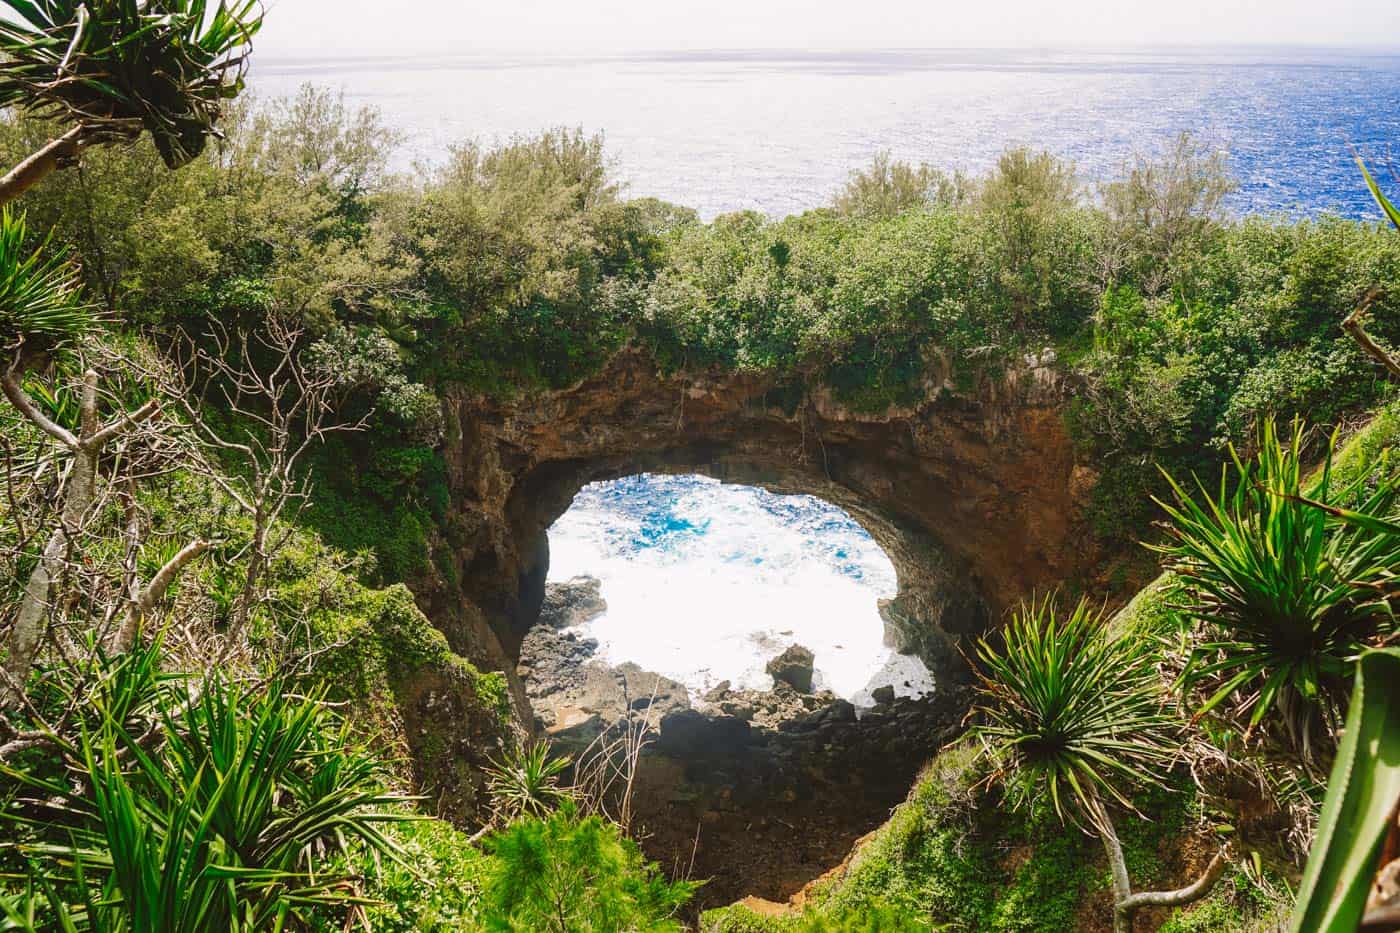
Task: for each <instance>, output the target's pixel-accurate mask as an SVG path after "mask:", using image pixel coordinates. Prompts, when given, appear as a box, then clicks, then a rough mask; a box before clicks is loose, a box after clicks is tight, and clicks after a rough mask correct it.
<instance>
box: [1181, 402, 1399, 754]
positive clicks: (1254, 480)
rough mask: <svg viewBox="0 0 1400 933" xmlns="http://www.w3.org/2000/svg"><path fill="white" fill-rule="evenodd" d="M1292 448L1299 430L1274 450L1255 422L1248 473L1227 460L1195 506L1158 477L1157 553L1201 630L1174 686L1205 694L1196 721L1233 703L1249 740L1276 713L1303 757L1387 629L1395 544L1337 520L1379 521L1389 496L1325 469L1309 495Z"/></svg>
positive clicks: (1387, 486) (1266, 431)
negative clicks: (1161, 494) (1340, 481)
mask: <svg viewBox="0 0 1400 933" xmlns="http://www.w3.org/2000/svg"><path fill="white" fill-rule="evenodd" d="M1303 441H1304V430H1303V427H1302V425H1301V424H1299V423H1296V422H1295V424H1294V426H1293V430H1292V434H1291V436H1290V437H1289V438H1288V439H1287V440H1285V439H1284V438H1281V437H1280V436H1279V434H1278V431H1277V429H1276V428H1275V427H1274V425H1273V424H1272V422H1266V423H1265V424H1264V425H1263V426H1262V427H1261V429H1260V435H1259V453H1258V455H1257V457H1256V459H1255V461H1254V462H1246V461H1244V460H1243V459H1242V458H1241V457H1240V456H1239V455H1238V454H1237V453H1235V452H1234V451H1233V450H1232V459H1233V463H1232V464H1231V466H1230V467H1228V468H1227V469H1226V470H1225V471H1223V472H1222V475H1221V480H1220V485H1219V487H1218V489H1217V490H1216V491H1214V492H1211V491H1209V490H1207V489H1206V488H1205V487H1204V486H1202V485H1201V484H1199V483H1198V484H1197V487H1198V489H1197V492H1198V494H1197V495H1195V496H1192V495H1191V494H1190V493H1188V491H1187V490H1186V489H1185V488H1183V487H1182V486H1181V485H1180V484H1178V483H1177V482H1176V481H1175V480H1170V477H1169V478H1168V479H1169V480H1170V481H1171V484H1172V490H1173V493H1174V496H1173V499H1174V501H1173V502H1163V503H1161V505H1162V507H1163V509H1164V510H1165V511H1166V513H1167V516H1168V518H1169V519H1170V522H1169V524H1168V536H1169V537H1168V540H1167V542H1166V543H1165V544H1163V545H1162V546H1160V547H1159V548H1158V550H1159V551H1161V552H1162V553H1163V554H1165V555H1166V556H1167V558H1168V566H1169V567H1170V569H1172V570H1174V571H1175V572H1176V573H1177V574H1179V575H1180V576H1181V578H1182V580H1183V582H1184V584H1185V589H1184V592H1185V594H1186V599H1185V600H1183V601H1182V602H1181V603H1180V605H1178V607H1177V609H1178V611H1180V612H1181V614H1182V615H1183V616H1184V617H1185V618H1186V619H1187V620H1188V621H1191V622H1196V623H1200V624H1201V625H1202V626H1203V629H1204V639H1203V640H1202V641H1201V642H1199V643H1198V644H1197V645H1196V646H1195V647H1194V649H1193V651H1192V654H1191V658H1190V660H1189V662H1188V666H1187V669H1186V676H1185V678H1184V683H1185V684H1186V685H1187V686H1188V687H1189V688H1192V689H1196V688H1200V689H1203V690H1204V693H1205V699H1204V701H1203V702H1202V704H1201V707H1200V712H1202V713H1205V712H1209V711H1211V710H1215V709H1217V708H1218V707H1220V706H1221V705H1222V704H1224V703H1226V702H1227V701H1232V702H1233V703H1235V704H1236V705H1237V708H1238V709H1239V710H1240V711H1241V713H1243V714H1245V715H1247V719H1248V723H1249V724H1250V726H1252V727H1253V726H1258V725H1259V724H1260V723H1261V722H1263V721H1264V720H1265V717H1266V716H1268V715H1269V714H1270V713H1281V714H1283V715H1282V721H1283V723H1284V725H1285V726H1286V727H1287V728H1288V731H1289V735H1290V738H1291V739H1292V740H1293V741H1294V742H1295V743H1298V744H1300V745H1301V746H1302V748H1303V750H1305V751H1306V750H1307V749H1308V748H1309V747H1310V746H1311V743H1312V742H1313V741H1314V740H1315V739H1316V738H1318V736H1317V735H1316V733H1317V730H1318V728H1319V727H1321V726H1324V725H1332V724H1334V721H1335V719H1336V716H1337V712H1338V708H1339V706H1340V704H1341V702H1342V701H1343V699H1344V698H1345V694H1346V691H1347V689H1348V685H1349V682H1350V674H1351V669H1352V665H1353V663H1354V659H1355V657H1356V656H1357V655H1358V654H1359V653H1360V652H1361V651H1362V650H1363V649H1364V648H1365V647H1366V646H1367V645H1368V644H1371V643H1373V642H1376V641H1378V640H1379V639H1382V638H1383V637H1384V636H1385V635H1386V634H1387V633H1389V632H1392V631H1394V630H1395V628H1396V624H1395V618H1394V614H1393V609H1392V606H1391V597H1392V596H1393V595H1394V594H1395V593H1396V592H1397V587H1396V577H1395V573H1394V568H1396V567H1398V566H1400V538H1397V537H1396V536H1393V535H1380V534H1376V533H1375V531H1374V530H1373V529H1370V528H1368V527H1367V525H1366V521H1362V522H1355V521H1351V520H1349V519H1348V518H1347V517H1348V516H1360V517H1361V518H1362V519H1363V520H1367V521H1369V520H1370V519H1374V520H1375V521H1383V520H1384V519H1385V518H1387V517H1389V516H1391V515H1392V514H1393V512H1394V509H1395V507H1396V503H1397V495H1400V488H1397V486H1396V484H1395V483H1394V482H1392V481H1390V480H1388V479H1382V480H1381V481H1380V482H1379V483H1378V484H1377V485H1375V486H1374V488H1371V487H1368V486H1367V485H1366V481H1365V479H1364V478H1362V479H1359V480H1357V481H1356V482H1354V483H1351V484H1348V485H1346V486H1343V487H1340V488H1338V487H1337V486H1336V485H1335V484H1334V483H1333V481H1332V475H1331V463H1330V457H1329V459H1328V463H1327V465H1325V466H1324V468H1323V471H1322V475H1321V477H1320V479H1319V481H1318V482H1317V484H1316V486H1315V488H1313V489H1311V490H1309V489H1306V488H1305V482H1306V480H1305V474H1304V468H1303ZM1231 473H1233V474H1234V476H1233V481H1232V479H1231V476H1230V474H1231ZM1304 493H1307V495H1305V494H1304ZM1343 504H1345V506H1346V507H1345V508H1344V507H1343ZM1368 517H1369V518H1368ZM1372 524H1374V522H1372Z"/></svg>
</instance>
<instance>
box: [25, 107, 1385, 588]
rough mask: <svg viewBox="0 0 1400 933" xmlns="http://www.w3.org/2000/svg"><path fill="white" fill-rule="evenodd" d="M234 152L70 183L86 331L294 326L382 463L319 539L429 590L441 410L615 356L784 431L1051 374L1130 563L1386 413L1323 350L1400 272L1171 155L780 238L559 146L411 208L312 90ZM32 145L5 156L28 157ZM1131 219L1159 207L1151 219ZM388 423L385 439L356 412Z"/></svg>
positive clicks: (883, 197)
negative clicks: (706, 217) (1070, 401)
mask: <svg viewBox="0 0 1400 933" xmlns="http://www.w3.org/2000/svg"><path fill="white" fill-rule="evenodd" d="M222 126H223V130H224V134H225V136H226V139H225V140H224V141H221V142H219V143H217V144H216V145H214V146H211V147H210V149H209V151H208V152H206V153H205V154H204V155H203V156H202V157H200V158H198V159H196V160H194V161H193V162H192V163H191V164H190V165H188V166H187V167H185V168H184V169H182V170H181V171H180V172H178V173H166V174H161V173H158V172H156V171H155V169H156V168H158V167H159V166H160V164H161V163H160V160H159V157H158V153H156V152H155V151H154V150H153V148H152V147H151V146H150V145H148V144H145V143H138V144H137V145H136V146H134V147H129V148H123V149H120V150H106V149H104V150H96V151H90V152H89V153H87V155H86V157H85V159H84V165H83V168H82V169H81V170H80V171H79V173H78V174H77V175H76V176H75V179H74V180H75V183H74V184H71V185H67V186H46V187H42V188H38V189H34V190H33V191H31V192H30V193H29V194H28V195H27V196H26V198H25V206H26V208H27V210H28V211H29V216H30V220H31V223H32V224H34V225H37V226H40V227H44V228H46V227H52V228H54V229H55V236H56V238H57V240H58V242H59V243H62V244H65V245H68V246H71V248H72V250H73V251H74V254H75V255H76V256H77V257H78V258H80V259H81V265H82V268H83V270H84V275H85V277H86V280H87V283H88V285H89V290H90V293H91V294H92V295H93V296H94V297H95V298H97V299H99V300H100V304H101V306H102V308H103V309H104V310H105V311H106V312H107V313H109V314H114V315H118V316H120V318H121V319H123V320H125V321H128V322H133V323H138V324H139V325H140V326H141V327H142V328H144V329H147V330H148V331H149V332H151V333H153V334H157V335H162V334H168V333H170V332H171V331H172V330H174V329H175V328H180V329H182V330H184V331H186V332H188V333H190V334H191V335H193V336H195V337H196V338H200V337H202V336H203V335H204V333H205V331H207V329H208V321H209V320H210V319H211V318H218V319H221V320H224V321H226V322H230V326H233V324H237V323H247V324H255V323H256V322H258V321H260V320H262V319H263V318H264V317H266V316H268V315H276V316H278V317H279V318H281V319H284V320H289V321H295V322H300V324H301V325H302V326H304V327H305V328H306V336H305V340H306V342H307V343H308V344H311V345H314V346H315V347H316V353H317V354H318V355H319V358H320V359H322V360H324V361H325V363H326V365H327V366H328V368H331V369H333V371H335V372H337V373H339V374H341V377H342V386H341V389H342V390H343V392H344V393H345V394H346V395H347V398H346V401H345V410H346V411H347V412H348V413H353V414H355V415H358V414H362V413H364V412H366V411H370V412H371V413H370V415H369V421H368V423H367V424H366V436H365V437H364V438H362V439H361V438H357V439H354V440H351V439H347V438H336V439H332V440H331V442H330V443H329V445H328V446H327V447H325V448H324V449H323V450H321V451H320V452H319V453H318V456H320V457H322V458H323V459H324V461H325V462H327V463H335V464H337V465H338V466H344V467H346V468H343V469H334V470H324V471H322V476H321V484H320V487H319V489H318V495H317V497H316V500H315V501H314V503H313V504H312V506H311V508H310V510H309V513H308V517H309V518H311V519H312V520H313V521H315V523H316V524H317V526H318V527H319V529H320V530H321V531H322V532H323V533H324V534H325V535H327V537H328V539H329V541H330V543H332V544H334V545H336V546H338V547H341V548H342V549H344V550H346V551H349V552H356V551H359V550H361V549H365V548H369V549H373V550H374V551H375V552H376V555H377V557H378V560H377V561H376V565H375V567H376V572H377V574H378V575H379V576H378V579H380V580H385V581H393V580H399V579H406V578H413V577H417V576H420V575H422V574H423V573H424V572H426V571H427V570H429V568H430V567H431V566H432V561H433V547H434V544H435V542H436V541H437V540H438V539H437V535H438V531H439V530H440V529H441V527H442V526H443V524H444V523H443V509H444V506H445V501H446V483H445V470H444V467H443V464H442V460H441V456H440V454H439V452H438V446H439V443H440V441H441V438H442V431H443V430H444V426H443V424H442V422H441V418H440V412H439V406H438V400H439V399H441V398H442V397H443V396H444V395H445V394H446V393H448V392H449V391H481V392H487V393H493V394H500V395H511V394H518V393H522V392H531V391H537V390H541V389H546V388H550V387H560V386H566V385H569V384H571V383H573V382H575V381H577V380H578V379H580V378H582V377H584V376H586V375H588V374H590V373H593V372H596V371H598V369H599V368H600V367H601V366H602V365H604V363H605V361H606V360H607V359H608V358H609V357H610V355H611V354H613V353H614V352H615V351H617V350H618V349H619V348H620V347H622V346H624V345H628V344H631V345H635V346H639V347H643V348H645V349H646V350H648V351H649V352H650V353H651V354H652V355H653V356H654V357H655V358H656V360H657V361H658V364H659V365H661V366H663V367H666V368H669V369H689V370H700V369H705V368H709V367H720V368H726V369H740V370H745V371H751V372H754V373H758V374H762V375H764V376H765V377H767V378H769V379H771V380H772V381H773V383H774V386H775V391H778V392H780V393H781V394H782V395H783V397H784V398H791V399H792V400H793V402H794V403H796V402H797V401H799V400H800V399H801V398H803V397H804V395H805V393H807V392H808V391H809V390H811V389H813V388H815V387H817V386H828V387H830V388H831V389H832V390H833V391H834V392H835V393H836V395H837V396H838V397H839V398H840V399H842V400H844V402H845V403H846V404H848V405H851V406H853V407H855V408H859V409H863V410H882V409H884V408H886V407H887V406H889V405H891V404H915V403H920V402H923V401H926V400H927V397H928V395H929V389H928V386H929V385H933V386H947V387H950V388H953V389H955V390H959V391H966V390H969V389H972V388H974V387H975V386H976V385H977V383H978V381H979V380H981V379H984V378H992V377H995V376H996V375H997V374H998V373H999V372H1001V371H1004V370H1006V369H1008V368H1014V367H1017V366H1019V365H1021V361H1022V359H1023V358H1024V356H1025V355H1026V354H1027V353H1031V352H1034V353H1037V354H1039V353H1040V352H1041V351H1042V350H1043V349H1045V348H1046V347H1047V346H1048V347H1054V348H1056V349H1057V350H1058V352H1059V355H1060V359H1061V360H1062V363H1063V365H1065V366H1066V367H1067V368H1069V369H1072V370H1075V371H1077V372H1078V373H1079V374H1080V375H1081V376H1082V377H1083V379H1084V381H1085V387H1084V389H1083V390H1082V391H1081V392H1079V393H1077V394H1078V400H1077V402H1076V403H1075V406H1074V409H1073V411H1072V412H1071V414H1070V420H1071V426H1072V428H1073V430H1074V433H1075V436H1076V437H1077V438H1078V439H1079V441H1080V442H1081V443H1082V444H1083V446H1084V447H1085V449H1086V452H1087V455H1088V456H1089V457H1090V458H1092V459H1093V460H1094V462H1095V463H1096V464H1097V465H1098V468H1099V470H1100V472H1101V477H1100V480H1099V482H1098V484H1097V486H1096V487H1095V491H1094V493H1093V495H1094V505H1093V519H1094V524H1095V527H1096V528H1097V529H1098V531H1099V533H1100V534H1102V535H1105V536H1110V537H1119V538H1124V539H1127V538H1132V537H1135V536H1137V535H1140V534H1141V533H1143V531H1144V529H1145V528H1146V525H1147V523H1148V521H1149V520H1150V519H1151V518H1152V517H1154V507H1153V505H1152V502H1151V496H1152V495H1154V494H1155V495H1161V494H1164V493H1166V492H1167V491H1168V490H1167V487H1166V485H1165V483H1164V482H1163V480H1162V477H1161V475H1160V474H1159V473H1158V471H1157V468H1156V465H1157V464H1161V465H1162V466H1164V467H1165V468H1166V469H1167V470H1168V471H1169V472H1170V473H1172V474H1173V475H1178V476H1181V475H1188V474H1189V473H1191V472H1193V471H1194V472H1198V473H1201V474H1203V475H1205V474H1208V473H1211V472H1213V471H1214V470H1215V469H1216V467H1217V466H1218V464H1219V463H1220V462H1222V461H1223V460H1224V459H1226V445H1227V444H1228V442H1230V441H1235V442H1241V441H1246V440H1248V439H1249V438H1250V437H1252V435H1253V432H1254V427H1255V423H1256V422H1257V421H1258V419H1259V418H1260V416H1262V415H1264V414H1270V413H1271V414H1276V415H1278V416H1280V417H1285V418H1286V417H1289V416H1291V415H1293V414H1295V413H1306V414H1307V415H1308V416H1309V417H1310V418H1311V419H1312V420H1313V421H1315V422H1320V423H1323V424H1333V423H1337V422H1338V421H1340V420H1342V419H1344V418H1346V417H1349V416H1350V415H1352V414H1354V413H1357V412H1359V411H1362V410H1364V409H1365V408H1367V407H1368V406H1371V405H1373V404H1375V403H1376V402H1378V401H1379V400H1381V399H1382V398H1384V397H1385V396H1386V394H1387V392H1388V390H1387V389H1386V387H1385V384H1384V382H1383V380H1382V379H1380V378H1379V377H1378V373H1377V370H1376V368H1375V367H1374V365H1373V364H1372V363H1371V362H1370V361H1369V360H1368V359H1367V358H1366V356H1365V354H1364V353H1362V352H1361V351H1360V350H1359V349H1358V348H1357V347H1356V345H1355V344H1354V343H1353V342H1352V341H1351V340H1350V339H1348V338H1347V337H1346V335H1345V334H1342V333H1341V332H1340V331H1339V330H1338V329H1337V327H1336V323H1337V321H1338V320H1339V319H1340V318H1341V317H1342V316H1344V315H1345V314H1346V313H1347V312H1348V311H1349V310H1350V309H1351V307H1352V305H1353V304H1354V302H1355V301H1356V299H1357V297H1358V295H1360V294H1361V293H1362V292H1363V291H1364V290H1365V289H1367V288H1368V287H1370V286H1373V285H1380V286H1382V287H1383V292H1382V294H1381V296H1380V297H1379V298H1378V299H1377V301H1376V303H1375V305H1374V313H1375V316H1376V318H1377V320H1378V321H1380V322H1381V323H1380V324H1379V325H1378V328H1379V333H1378V337H1379V338H1380V339H1386V338H1391V339H1393V338H1395V337H1397V336H1400V330H1396V325H1395V323H1394V322H1395V321H1397V320H1400V317H1397V315H1396V314H1395V311H1396V310H1397V308H1396V302H1397V301H1400V299H1397V298H1396V297H1395V295H1397V294H1400V289H1397V288H1393V287H1391V288H1385V286H1393V285H1394V284H1395V283H1396V282H1397V281H1400V244H1397V242H1396V238H1394V237H1389V236H1386V235H1384V234H1383V233H1382V232H1381V231H1379V230H1377V229H1376V228H1375V227H1374V226H1373V225H1366V224H1359V223H1354V222H1349V221H1343V220H1339V219H1335V218H1323V219H1321V220H1316V221H1297V222H1295V221H1283V220H1272V219H1261V218H1250V219H1244V220H1235V219H1231V218H1228V217H1226V216H1224V214H1223V213H1222V211H1221V210H1220V199H1221V197H1222V194H1223V192H1225V191H1228V188H1229V182H1228V179H1227V178H1225V176H1224V175H1223V174H1222V172H1223V169H1222V167H1221V165H1220V163H1219V160H1218V158H1217V157H1216V156H1214V155H1213V154H1211V153H1209V152H1206V151H1204V150H1202V149H1200V148H1199V147H1198V146H1196V145H1195V144H1193V143H1191V142H1190V141H1189V140H1183V141H1182V143H1181V144H1180V145H1179V146H1178V147H1177V148H1176V149H1175V150H1173V151H1172V152H1170V153H1169V154H1168V156H1167V158H1166V159H1164V160H1161V161H1148V160H1143V161H1141V162H1139V163H1136V164H1133V165H1130V166H1128V167H1127V169H1126V172H1125V177H1124V178H1123V180H1122V181H1120V182H1117V183H1115V184H1113V185H1107V186H1103V187H1102V188H1101V189H1099V190H1098V191H1097V192H1088V191H1086V190H1085V188H1084V187H1083V186H1082V185H1080V184H1078V183H1077V181H1076V179H1075V177H1074V175H1073V172H1072V170H1071V168H1070V167H1068V166H1065V165H1063V164H1060V163H1057V162H1055V161H1054V160H1053V159H1050V158H1048V157H1046V156H1042V155H1036V154H1034V153H1030V152H1013V153H1008V154H1007V156H1006V158H1004V159H1003V160H1001V162H1000V164H999V165H998V166H997V167H996V168H995V169H994V171H993V172H992V173H991V174H990V175H988V176H987V177H985V178H981V179H969V178H958V179H949V178H944V177H942V176H940V175H938V173H936V172H934V171H933V170H930V169H927V168H926V167H925V168H915V167H910V166H906V165H901V164H899V163H895V162H891V161H889V160H885V161H884V162H880V163H877V164H876V165H874V166H872V168H871V169H870V170H869V171H868V172H865V173H860V174H858V175H857V176H856V177H855V178H853V180H852V183H851V186H850V188H849V189H848V190H847V191H846V192H845V193H844V194H842V195H841V196H840V198H839V199H838V203H837V207H836V208H834V209H819V210H813V211H809V212H807V213H805V214H803V215H800V216H796V217H789V218H785V219H782V220H776V221H773V220H767V219H764V218H762V217H760V216H758V215H755V214H749V213H739V214H731V215H725V216H722V217H719V218H716V219H715V220H714V221H713V222H712V223H708V224H702V223H700V222H699V221H698V220H697V219H696V217H695V215H694V213H693V212H691V211H688V210H686V209H684V208H679V207H675V206H672V205H667V204H662V203H660V202H657V201H654V200H648V199H641V200H636V201H626V200H623V199H622V197H621V195H620V193H619V189H618V187H617V186H616V185H615V184H613V183H612V181H611V180H610V173H609V166H608V162H607V160H606V157H605V155H604V151H603V147H602V144H601V141H600V140H599V139H598V138H596V137H588V136H586V135H583V134H581V133H579V132H577V131H572V130H553V131H548V132H545V133H542V134H540V135H538V136H534V137H529V138H518V139H514V140H511V141H509V142H507V143H505V144H503V145H502V146H500V147H497V148H495V149H487V148H484V147H482V146H479V145H474V144H468V145H464V146H462V147H459V148H458V150H456V152H455V153H454V155H453V156H452V158H451V159H450V160H449V161H448V162H447V163H446V164H445V165H444V166H442V167H441V168H440V169H438V170H437V171H435V172H433V173H431V174H429V175H427V176H426V177H422V178H420V179H417V180H414V181H411V182H410V181H409V180H407V179H402V178H396V177H394V176H393V175H392V174H391V173H389V172H388V170H387V164H388V162H387V159H388V154H389V153H390V152H391V151H392V149H393V145H394V137H393V134H391V133H390V132H389V131H387V130H386V129H385V128H384V125H383V123H382V121H381V120H380V119H379V118H378V116H377V115H376V114H375V113H373V112H372V111H356V110H353V109H351V108H349V107H347V106H345V104H344V103H343V102H342V101H341V100H340V99H339V98H337V97H335V96H334V95H331V94H327V93H326V92H322V91H316V90H312V89H307V90H305V91H303V92H302V93H301V94H300V95H298V96H297V97H295V98H293V99H291V100H287V101H277V102H270V103H267V104H265V105H262V106H245V107H236V108H232V109H231V110H230V111H229V112H228V113H226V114H225V115H224V119H223V122H222ZM46 134H47V129H46V127H45V126H43V125H41V124H36V123H33V122H30V121H24V120H12V121H11V122H9V123H8V124H6V125H4V126H3V128H0V153H3V154H5V155H6V156H7V157H9V158H11V159H14V158H17V157H19V156H20V155H21V154H22V153H24V152H27V151H29V150H31V149H32V148H33V147H34V146H35V145H37V144H39V142H40V141H41V140H42V139H43V138H45V137H46ZM1144 205H1149V206H1151V205H1157V207H1152V208H1151V209H1148V208H1146V207H1144ZM371 409H372V410H371Z"/></svg>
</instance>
